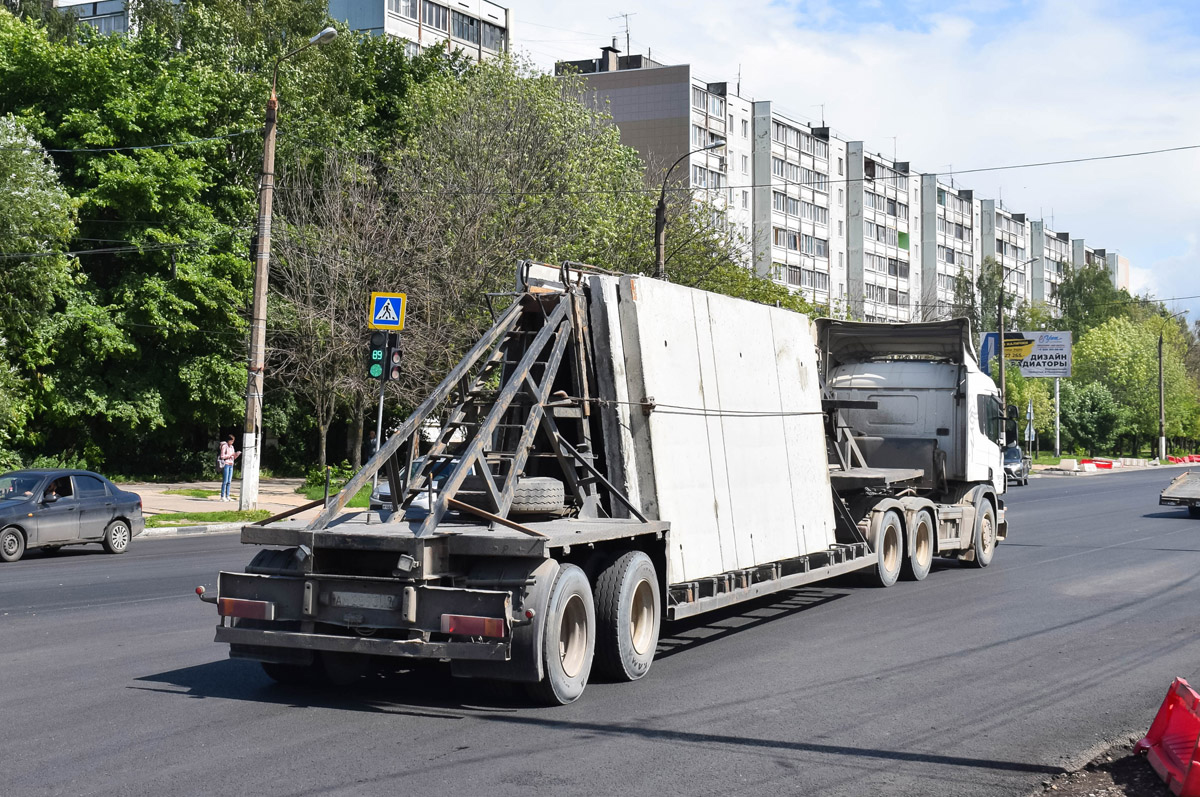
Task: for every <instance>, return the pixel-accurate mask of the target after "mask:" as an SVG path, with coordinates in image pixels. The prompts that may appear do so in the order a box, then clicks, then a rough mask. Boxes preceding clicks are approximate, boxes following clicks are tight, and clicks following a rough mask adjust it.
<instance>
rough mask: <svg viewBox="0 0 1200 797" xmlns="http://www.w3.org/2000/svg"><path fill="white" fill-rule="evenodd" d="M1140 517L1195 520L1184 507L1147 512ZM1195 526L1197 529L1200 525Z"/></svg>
mask: <svg viewBox="0 0 1200 797" xmlns="http://www.w3.org/2000/svg"><path fill="white" fill-rule="evenodd" d="M1142 517H1169V518H1175V519H1176V520H1195V518H1193V517H1192V516H1191V515H1190V514H1189V513H1188V510H1187V507H1186V506H1185V507H1180V508H1179V509H1165V510H1163V511H1161V512H1147V513H1146V514H1144V515H1142ZM1196 525H1197V527H1198V528H1200V523H1198V524H1196Z"/></svg>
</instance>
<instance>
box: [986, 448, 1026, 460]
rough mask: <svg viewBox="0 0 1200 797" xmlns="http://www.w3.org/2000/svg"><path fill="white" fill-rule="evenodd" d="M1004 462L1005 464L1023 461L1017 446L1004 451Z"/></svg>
mask: <svg viewBox="0 0 1200 797" xmlns="http://www.w3.org/2000/svg"><path fill="white" fill-rule="evenodd" d="M994 461H995V460H993V462H994ZM1004 461H1005V462H1020V461H1021V449H1020V448H1017V447H1016V446H1010V447H1009V448H1006V449H1004Z"/></svg>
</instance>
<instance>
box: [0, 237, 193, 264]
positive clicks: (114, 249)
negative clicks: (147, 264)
mask: <svg viewBox="0 0 1200 797" xmlns="http://www.w3.org/2000/svg"><path fill="white" fill-rule="evenodd" d="M200 246H203V244H200V243H198V242H196V241H192V242H191V243H177V244H166V243H163V244H146V245H145V246H136V245H132V246H110V247H101V248H98V249H77V250H74V251H71V252H10V253H7V254H0V260H19V259H31V260H32V259H35V258H40V257H58V256H59V255H63V256H67V255H69V256H76V255H106V254H118V253H121V252H159V251H163V250H165V249H194V248H197V247H200Z"/></svg>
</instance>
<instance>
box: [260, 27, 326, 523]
mask: <svg viewBox="0 0 1200 797" xmlns="http://www.w3.org/2000/svg"><path fill="white" fill-rule="evenodd" d="M337 35H338V34H337V29H336V28H325V29H324V30H322V31H321V32H320V33H318V34H317V35H316V36H313V37H312V38H311V39H309V40H308V43H307V44H304V45H302V46H300V47H297V48H296V49H295V50H292V51H291V52H290V53H284V54H283V55H281V56H279V58H277V59H276V60H275V68H274V69H273V70H272V72H271V97H270V99H268V100H267V117H266V125H265V127H264V130H263V167H262V179H261V180H260V183H259V194H258V246H257V248H256V249H255V252H254V300H253V304H252V309H251V315H250V367H249V371H250V373H249V377H248V378H247V380H246V382H247V384H246V425H245V426H244V427H243V429H242V456H243V459H242V489H241V492H240V494H239V495H238V509H240V510H242V511H243V512H244V511H246V510H250V509H254V508H255V507H256V506H257V504H258V472H259V467H260V465H261V464H262V433H261V430H262V394H263V367H264V365H265V359H266V350H267V264H268V262H269V260H270V257H271V206H272V204H273V202H274V200H275V119H276V117H277V115H278V111H279V101H278V99H277V98H276V96H275V88H276V85H277V84H278V82H279V65H280V64H282V63H283V62H284V61H286V60H287V59H289V58H291V57H292V56H294V55H296V54H297V53H301V52H304V51H305V50H307V49H308V48H309V47H312V46H314V45H322V44H327V43H329V42H331V41H333V40H334V39H336V38H337Z"/></svg>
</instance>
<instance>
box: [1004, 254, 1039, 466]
mask: <svg viewBox="0 0 1200 797" xmlns="http://www.w3.org/2000/svg"><path fill="white" fill-rule="evenodd" d="M1037 259H1038V258H1036V257H1031V258H1029V259H1028V260H1026V261H1025V262H1024V263H1018V264H1017V265H1015V266H1012V267H1011V268H1005V267H1004V264H1003V263H1000V262H998V261H997V263H996V265H998V266H1000V298H999V300H997V302H996V349H997V352H998V354H999V357H1000V417H1001V419H1002V420H1001V421H1000V449H1001V450H1002V451H1003V450H1004V448H1005V447H1006V446H1007V445H1008V404H1007V403H1006V402H1007V401H1008V395H1007V394H1006V393H1005V390H1004V388H1005V384H1004V382H1005V379H1004V371H1005V368H1006V366H1007V364H1006V363H1005V361H1004V280H1005V279H1007V278H1008V275H1009V273H1011V272H1013V271H1017V270H1019V269H1024V268H1025V267H1026V266H1028V265H1029V264H1030V263H1032V262H1034V261H1035V260H1037Z"/></svg>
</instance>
